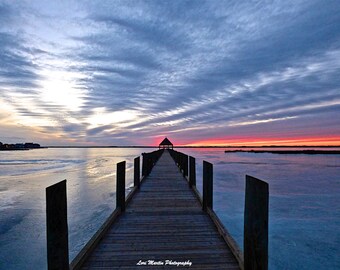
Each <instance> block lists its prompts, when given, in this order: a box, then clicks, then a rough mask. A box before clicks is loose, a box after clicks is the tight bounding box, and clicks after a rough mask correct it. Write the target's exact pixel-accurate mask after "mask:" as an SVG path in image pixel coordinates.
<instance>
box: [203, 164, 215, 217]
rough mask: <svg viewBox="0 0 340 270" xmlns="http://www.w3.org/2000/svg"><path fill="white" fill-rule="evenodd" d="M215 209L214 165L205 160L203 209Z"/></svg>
mask: <svg viewBox="0 0 340 270" xmlns="http://www.w3.org/2000/svg"><path fill="white" fill-rule="evenodd" d="M207 208H210V209H213V165H212V164H211V163H209V162H207V161H203V210H204V211H206V210H207Z"/></svg>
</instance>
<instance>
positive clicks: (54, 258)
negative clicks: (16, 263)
mask: <svg viewBox="0 0 340 270" xmlns="http://www.w3.org/2000/svg"><path fill="white" fill-rule="evenodd" d="M163 151H164V150H163V149H160V150H157V151H154V152H151V153H143V154H142V157H143V159H142V177H141V178H140V157H136V158H135V159H134V179H133V180H134V186H133V188H132V190H131V191H130V193H129V194H128V195H127V196H125V189H126V187H125V180H126V179H125V176H126V162H125V161H122V162H119V163H118V164H117V173H116V208H115V210H114V211H113V213H112V214H111V215H110V216H109V218H108V219H107V220H106V221H105V223H104V224H103V225H102V226H101V227H100V228H99V230H98V231H97V232H96V233H95V234H94V235H93V236H92V238H91V239H90V240H89V242H88V243H87V244H86V245H85V246H84V247H83V249H82V250H81V251H80V252H79V254H78V255H77V256H76V257H75V258H74V259H73V261H72V262H71V264H69V245H68V225H67V195H66V180H63V181H61V182H59V183H57V184H54V185H52V186H50V187H47V188H46V219H47V220H46V223H47V262H48V269H49V270H51V269H72V270H75V269H80V266H81V265H82V264H83V262H84V261H85V260H86V258H87V257H88V255H89V254H90V253H91V252H92V251H93V249H94V248H95V247H96V245H97V244H98V243H99V241H100V240H101V239H102V238H103V236H104V235H105V233H106V232H107V230H108V229H109V228H110V226H111V225H112V224H113V223H114V222H115V220H116V219H117V218H118V216H119V215H120V214H121V213H123V212H124V211H125V208H126V205H127V204H128V203H129V202H130V201H131V199H132V197H133V196H134V194H135V193H136V192H137V190H138V189H139V187H140V183H141V182H143V180H144V179H145V178H146V177H147V176H148V175H149V174H150V172H151V170H152V168H153V166H154V165H155V164H156V162H157V160H158V159H159V157H160V156H161V155H162V153H163ZM168 151H169V153H170V155H171V156H172V158H173V159H174V161H175V163H176V164H177V166H178V167H179V170H180V171H181V172H182V174H183V176H184V178H185V179H186V180H187V181H188V184H189V186H190V187H191V188H192V190H193V192H194V194H195V196H196V197H197V199H198V200H199V202H200V203H201V205H202V209H203V210H204V211H205V212H206V213H207V214H208V215H209V216H210V218H211V219H212V221H213V222H214V224H215V226H216V227H217V229H218V231H219V233H220V235H221V236H222V237H223V238H224V240H225V242H226V243H227V245H228V246H229V248H230V249H231V251H232V252H233V254H234V256H235V257H236V259H237V261H238V264H239V267H240V268H241V269H245V270H255V269H261V270H267V269H268V203H269V192H268V184H267V183H266V182H264V181H261V180H259V179H256V178H254V177H252V176H248V175H247V176H246V194H245V210H244V249H243V250H244V252H243V253H242V251H241V250H240V248H239V247H238V245H237V243H236V242H235V241H234V239H233V238H232V237H231V235H230V234H229V232H228V231H227V230H226V229H225V227H224V226H223V224H222V222H221V221H220V219H219V218H218V216H217V215H216V213H215V212H214V210H213V165H212V164H211V163H209V162H207V161H203V179H202V180H203V192H202V193H203V196H201V195H200V193H199V191H198V190H197V188H196V160H195V158H194V157H192V156H188V155H186V154H184V153H181V152H178V151H175V150H171V149H168Z"/></svg>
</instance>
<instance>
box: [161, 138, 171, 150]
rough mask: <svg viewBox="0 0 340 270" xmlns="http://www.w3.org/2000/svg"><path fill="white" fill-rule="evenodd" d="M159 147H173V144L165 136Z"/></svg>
mask: <svg viewBox="0 0 340 270" xmlns="http://www.w3.org/2000/svg"><path fill="white" fill-rule="evenodd" d="M158 147H159V149H174V145H173V144H172V143H171V142H170V141H169V139H168V138H165V139H164V140H163V141H162V142H161V143H160V144H159V146H158Z"/></svg>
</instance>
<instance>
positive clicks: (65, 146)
mask: <svg viewBox="0 0 340 270" xmlns="http://www.w3.org/2000/svg"><path fill="white" fill-rule="evenodd" d="M42 148H158V146H146V145H122V146H118V145H111V146H110V145H102V146H84V145H79V146H75V145H61V146H58V145H52V146H46V147H42ZM174 148H260V149H261V148H340V145H336V146H333V145H319V146H310V145H295V146H285V145H268V146H205V145H200V146H176V145H174ZM244 151H247V150H244Z"/></svg>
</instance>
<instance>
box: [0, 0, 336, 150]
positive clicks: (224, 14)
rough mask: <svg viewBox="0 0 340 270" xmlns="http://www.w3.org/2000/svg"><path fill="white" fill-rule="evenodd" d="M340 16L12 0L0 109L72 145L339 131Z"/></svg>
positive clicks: (1, 17)
mask: <svg viewBox="0 0 340 270" xmlns="http://www.w3.org/2000/svg"><path fill="white" fill-rule="evenodd" d="M17 10H19V11H20V12H14V11H17ZM339 14H340V8H339V5H338V3H337V1H329V2H328V3H327V5H325V4H324V3H323V2H322V1H317V0H313V1H302V0H301V1H294V2H293V1H285V2H277V1H274V2H268V3H262V4H261V5H260V4H258V3H256V2H252V1H245V2H239V1H216V2H214V1H161V2H159V1H115V2H114V3H112V2H111V1H100V3H99V2H96V1H94V2H93V1H82V2H81V3H80V2H75V1H70V2H69V3H62V2H60V3H59V2H58V3H54V4H47V3H45V2H43V1H41V2H40V1H37V2H34V3H32V2H30V1H26V2H25V1H23V2H20V3H13V2H8V3H7V4H1V5H0V23H1V24H2V25H3V26H2V27H0V48H1V50H0V58H1V60H2V61H1V64H0V91H1V97H0V98H1V102H3V103H4V104H6V108H8V109H7V113H8V114H9V115H10V119H13V121H16V123H18V128H19V125H21V126H22V125H23V126H27V127H32V128H33V127H34V129H39V130H40V132H42V133H43V134H48V133H49V132H53V133H55V134H58V136H59V138H63V139H60V140H64V138H67V136H70V137H72V138H74V137H77V136H78V137H79V143H81V142H83V143H91V142H92V143H97V144H103V143H107V144H115V143H121V144H129V143H133V144H144V143H145V144H147V143H149V142H150V141H153V140H152V138H153V137H158V136H160V135H166V134H171V135H172V136H174V138H175V139H176V138H178V139H179V140H183V138H184V137H188V138H192V139H195V140H204V139H206V138H210V137H223V136H231V135H233V136H234V135H235V136H236V135H237V134H238V135H239V136H241V137H242V136H245V134H262V136H265V135H264V132H263V131H264V130H265V131H266V132H268V134H276V135H275V136H279V135H280V134H284V136H287V137H290V136H291V134H294V132H295V131H296V130H297V133H298V134H302V133H303V130H306V133H307V132H308V134H319V133H320V131H319V130H318V129H319V127H321V126H322V127H324V130H325V131H324V134H325V133H327V132H328V133H329V134H336V133H337V132H338V129H337V127H336V126H337V125H336V124H335V123H334V121H333V120H332V121H331V120H329V121H325V119H327V115H328V116H334V115H336V114H337V113H339V104H338V101H339V100H340V94H339V85H340V79H339V76H338V74H339V72H340V47H339V45H338V44H340V43H339V41H340V40H339V32H340V29H339V26H338V23H337V22H338V21H339V19H340V15H339ZM98 112H101V113H100V114H101V116H100V117H99V116H98ZM127 115H130V116H131V115H132V116H133V117H132V118H126V116H127ZM325 123H328V125H327V126H326V124H325ZM32 125H33V126H32ZM280 127H281V128H280ZM279 130H280V132H279ZM28 134H29V132H28ZM32 134H33V133H32ZM0 135H1V133H0ZM268 136H269V135H268ZM280 136H281V135H280ZM143 138H144V139H143ZM54 139H55V138H53V140H54ZM51 143H53V142H51ZM60 143H61V144H62V142H60Z"/></svg>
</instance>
